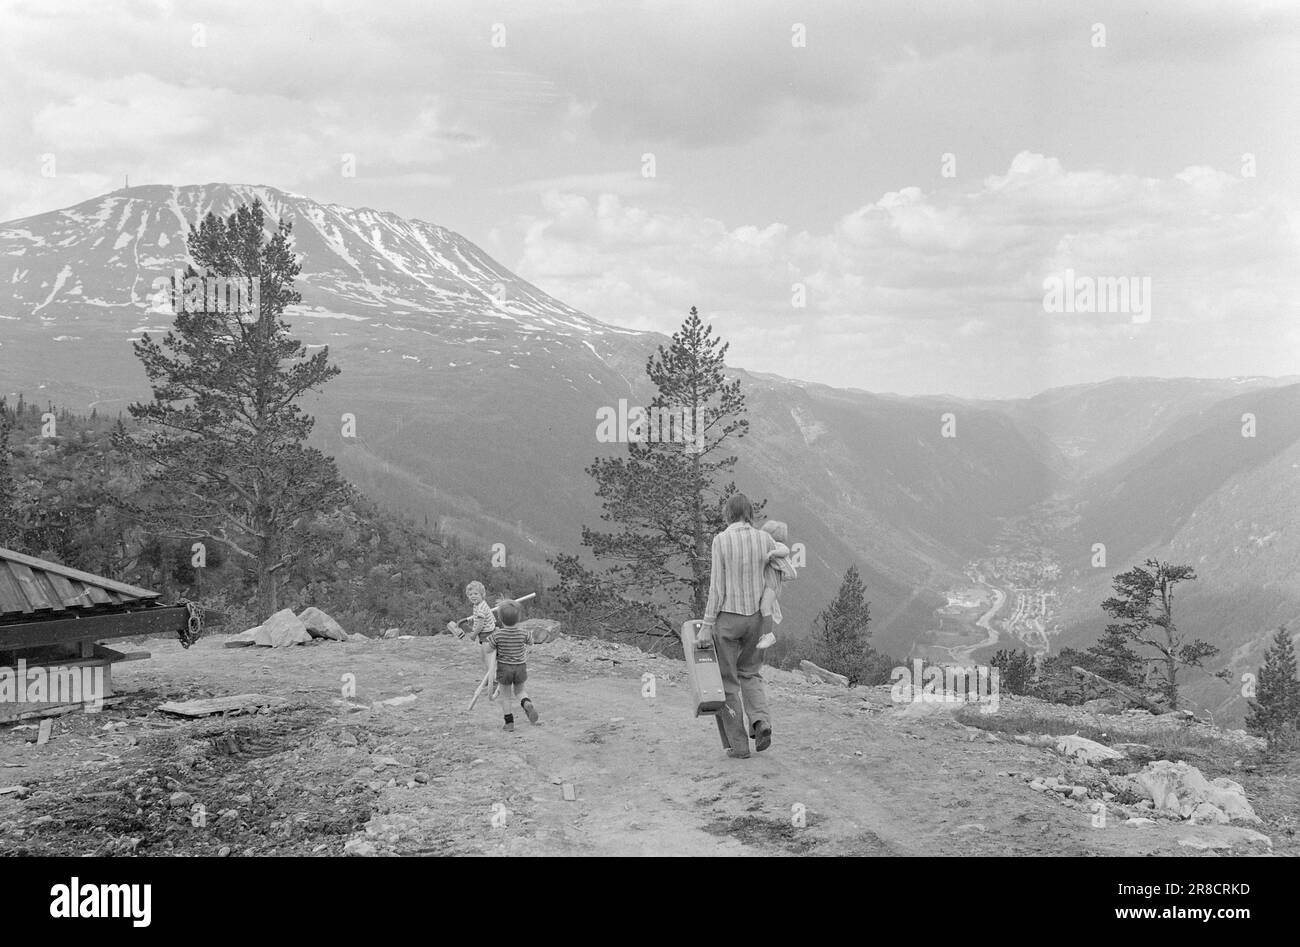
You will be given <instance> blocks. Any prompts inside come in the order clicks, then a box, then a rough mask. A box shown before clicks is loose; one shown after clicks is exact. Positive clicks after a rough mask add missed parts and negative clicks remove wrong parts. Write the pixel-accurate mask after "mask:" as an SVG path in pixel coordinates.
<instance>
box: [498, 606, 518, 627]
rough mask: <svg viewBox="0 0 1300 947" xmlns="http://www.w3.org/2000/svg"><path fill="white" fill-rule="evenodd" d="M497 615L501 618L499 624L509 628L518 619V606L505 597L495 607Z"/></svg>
mask: <svg viewBox="0 0 1300 947" xmlns="http://www.w3.org/2000/svg"><path fill="white" fill-rule="evenodd" d="M497 616H498V617H499V618H500V619H501V624H503V625H505V626H506V627H507V628H509V627H510V626H511V625H513V624H514V623H515V622H517V621H519V606H518V605H516V604H515V603H514V602H512V601H510V600H509V599H507V600H506V601H504V602H502V603H501V605H500V607H498V608H497Z"/></svg>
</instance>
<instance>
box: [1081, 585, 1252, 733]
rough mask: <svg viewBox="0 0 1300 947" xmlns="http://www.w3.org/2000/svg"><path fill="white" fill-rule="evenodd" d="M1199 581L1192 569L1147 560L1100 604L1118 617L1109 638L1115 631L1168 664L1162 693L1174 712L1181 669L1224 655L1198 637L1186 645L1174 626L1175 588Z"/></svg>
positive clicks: (1117, 634)
mask: <svg viewBox="0 0 1300 947" xmlns="http://www.w3.org/2000/svg"><path fill="white" fill-rule="evenodd" d="M1195 578H1196V572H1195V571H1194V570H1193V569H1192V567H1191V566H1176V565H1172V564H1171V563H1168V562H1160V561H1158V560H1155V559H1148V560H1147V561H1146V562H1145V563H1144V564H1143V565H1141V566H1134V567H1133V568H1132V569H1130V570H1129V571H1128V572H1124V573H1121V574H1120V575H1117V576H1115V579H1114V582H1113V583H1112V586H1113V588H1114V589H1115V592H1116V593H1117V594H1116V595H1114V596H1112V597H1111V598H1108V599H1106V601H1104V602H1102V603H1101V607H1102V608H1103V609H1104V610H1105V611H1106V612H1107V613H1108V614H1109V615H1110V616H1111V617H1112V618H1116V619H1118V622H1117V623H1116V624H1113V625H1110V626H1108V627H1107V629H1106V632H1107V635H1108V636H1110V635H1111V633H1112V629H1114V635H1116V636H1118V637H1122V638H1123V639H1124V640H1125V641H1126V642H1131V643H1133V644H1135V645H1140V646H1142V647H1144V648H1148V649H1150V650H1151V651H1154V652H1156V654H1157V655H1159V657H1158V658H1157V660H1158V661H1159V662H1160V663H1161V664H1162V666H1163V667H1162V671H1163V678H1164V679H1163V680H1162V681H1161V682H1160V685H1159V690H1160V691H1161V692H1162V693H1163V694H1164V697H1165V699H1166V700H1167V701H1168V702H1169V707H1170V709H1171V710H1177V709H1178V672H1179V670H1180V669H1182V668H1189V667H1203V666H1204V662H1205V659H1206V658H1210V657H1213V656H1214V655H1216V654H1218V653H1219V649H1218V648H1217V647H1215V646H1214V645H1212V644H1210V643H1209V642H1206V641H1202V640H1201V639H1199V638H1198V639H1196V640H1195V641H1190V642H1189V641H1187V640H1186V637H1185V636H1184V635H1183V634H1182V633H1181V632H1179V631H1178V628H1177V626H1176V625H1175V624H1174V587H1175V586H1176V585H1178V583H1180V582H1185V581H1190V580H1193V579H1195ZM1152 629H1158V630H1157V631H1153V630H1152ZM1227 674H1228V672H1227V671H1219V672H1218V673H1217V674H1215V676H1216V677H1220V678H1226V677H1227Z"/></svg>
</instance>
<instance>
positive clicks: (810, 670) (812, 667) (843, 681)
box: [799, 661, 849, 687]
mask: <svg viewBox="0 0 1300 947" xmlns="http://www.w3.org/2000/svg"><path fill="white" fill-rule="evenodd" d="M799 667H800V668H801V669H802V670H803V672H804V673H805V674H807V675H808V676H809V677H812V678H816V679H817V680H819V681H824V682H826V683H827V684H837V685H838V686H840V687H848V686H849V679H848V678H847V677H845V676H844V675H843V674H836V673H835V672H834V671H828V670H826V669H825V668H824V667H818V666H817V665H816V664H813V663H812V662H811V661H800V662H799Z"/></svg>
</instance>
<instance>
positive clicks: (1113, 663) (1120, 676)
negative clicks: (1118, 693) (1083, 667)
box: [1087, 625, 1143, 687]
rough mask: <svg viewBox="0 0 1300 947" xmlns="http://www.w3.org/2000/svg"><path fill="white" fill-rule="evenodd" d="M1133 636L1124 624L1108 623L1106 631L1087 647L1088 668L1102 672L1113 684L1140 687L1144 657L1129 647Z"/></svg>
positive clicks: (1098, 672)
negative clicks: (1127, 631)
mask: <svg viewBox="0 0 1300 947" xmlns="http://www.w3.org/2000/svg"><path fill="white" fill-rule="evenodd" d="M1131 640H1132V636H1130V635H1129V634H1128V633H1126V632H1125V631H1124V628H1123V626H1122V625H1107V626H1106V632H1105V634H1103V635H1102V636H1101V638H1099V639H1098V640H1097V643H1096V644H1095V645H1092V646H1091V647H1090V648H1088V649H1087V653H1088V655H1089V661H1088V664H1089V665H1090V667H1089V668H1088V670H1090V671H1094V672H1095V673H1097V674H1100V675H1101V676H1102V677H1104V678H1106V680H1108V681H1110V682H1111V683H1112V684H1122V685H1125V686H1129V687H1140V686H1141V685H1142V681H1143V674H1142V658H1141V657H1140V656H1139V655H1138V653H1137V652H1136V651H1134V650H1133V649H1132V648H1130V647H1129V642H1130V641H1131Z"/></svg>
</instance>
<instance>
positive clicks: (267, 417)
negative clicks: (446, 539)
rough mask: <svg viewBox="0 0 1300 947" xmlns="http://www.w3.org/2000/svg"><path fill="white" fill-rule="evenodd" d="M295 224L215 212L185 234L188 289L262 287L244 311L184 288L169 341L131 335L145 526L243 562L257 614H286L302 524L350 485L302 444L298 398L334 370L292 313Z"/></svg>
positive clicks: (130, 440) (303, 421)
mask: <svg viewBox="0 0 1300 947" xmlns="http://www.w3.org/2000/svg"><path fill="white" fill-rule="evenodd" d="M291 232H292V227H291V225H290V224H289V223H288V222H286V221H281V222H280V224H279V226H278V227H277V228H276V229H275V231H274V232H273V233H271V234H269V235H268V233H267V232H266V221H265V217H264V213H263V209H262V205H261V202H260V201H254V202H253V204H252V206H251V207H250V206H248V205H244V206H242V207H240V208H239V209H238V210H236V211H235V212H234V213H232V214H231V215H230V216H229V217H228V218H227V219H225V220H222V219H221V218H219V217H216V216H215V215H213V214H211V213H209V214H208V215H207V217H206V218H205V219H204V220H203V222H202V224H201V225H200V226H199V229H198V230H196V231H192V232H191V233H190V235H189V238H188V241H187V243H188V249H189V255H190V257H191V259H192V260H193V264H194V265H193V266H191V267H189V269H188V270H187V272H186V274H185V275H186V285H187V286H189V285H190V283H191V280H193V279H194V278H196V277H197V278H199V279H200V280H202V281H207V280H210V279H211V278H218V279H226V280H240V279H242V280H245V281H252V282H248V283H246V284H245V285H247V286H248V287H250V290H251V289H252V288H253V287H255V288H256V291H255V292H253V291H250V292H248V293H247V294H246V295H245V297H244V298H243V299H242V300H240V301H241V302H244V301H248V302H250V305H248V306H247V307H240V306H232V305H230V304H229V300H230V299H231V298H237V297H234V295H233V294H231V295H228V296H227V297H226V300H225V301H224V302H223V300H222V299H221V298H220V297H219V296H218V295H217V294H215V293H212V292H203V291H199V292H196V293H188V292H187V293H186V294H185V295H184V298H183V299H178V300H176V301H177V302H179V303H181V305H178V306H176V310H177V311H176V319H175V324H174V326H173V328H172V329H171V331H169V332H168V333H167V334H166V335H164V336H163V338H162V340H161V341H158V340H156V339H154V338H153V337H152V336H150V335H148V334H146V335H145V336H144V337H143V338H142V339H141V340H140V341H138V342H136V343H134V349H135V353H136V356H137V357H138V358H139V359H140V361H141V363H142V364H143V366H144V370H145V374H146V375H147V376H148V378H149V383H150V385H151V387H152V388H153V400H152V401H150V402H147V403H143V404H133V405H131V406H130V408H129V410H130V412H131V416H132V417H133V418H135V419H136V420H137V421H138V422H140V425H139V428H138V429H137V430H135V431H132V432H130V433H123V434H122V435H120V436H119V439H120V440H121V441H122V443H123V444H124V446H126V447H128V448H130V449H131V450H132V451H133V452H134V454H135V455H136V456H137V457H138V458H139V459H140V460H141V461H142V467H143V474H144V481H145V482H144V490H143V493H144V495H145V496H147V497H148V498H149V502H147V503H144V504H141V505H140V506H139V507H138V508H137V512H138V513H139V514H140V515H141V516H142V518H143V519H144V521H145V523H146V524H147V525H148V526H149V527H150V528H151V529H152V530H154V531H156V532H157V533H158V534H159V535H165V536H169V537H176V538H186V539H199V540H213V541H215V542H218V543H221V544H222V545H224V546H225V547H227V548H228V549H229V550H231V551H232V552H234V553H235V554H237V555H239V556H242V557H244V558H245V559H246V560H247V561H248V563H249V565H250V568H251V571H252V572H253V574H254V575H255V576H256V583H257V606H258V611H259V612H260V613H261V618H262V619H263V620H265V618H267V617H268V616H269V615H270V614H271V613H273V612H274V611H276V610H277V609H278V608H279V587H280V582H279V579H278V577H277V573H279V572H280V570H282V569H283V568H284V567H285V566H286V565H288V564H289V563H290V562H291V561H292V557H293V555H294V553H295V543H294V539H293V536H294V532H293V528H294V526H296V525H297V524H298V523H299V522H300V521H301V520H302V519H303V518H306V517H310V516H312V515H313V514H315V513H317V512H323V511H328V510H330V509H333V508H335V507H336V506H337V505H338V504H339V503H340V502H342V501H343V500H344V499H345V497H346V496H347V494H348V491H349V488H348V486H347V484H346V483H345V482H343V481H342V480H340V478H339V476H338V471H337V469H336V468H335V465H334V461H333V459H331V458H328V457H326V456H324V455H322V454H321V453H320V451H318V450H315V449H314V448H309V447H307V446H306V439H307V436H308V435H309V434H310V433H311V429H312V426H313V424H314V421H313V419H312V418H311V417H310V416H309V415H307V414H306V413H304V411H303V410H302V408H301V407H300V404H299V402H300V401H301V399H302V398H303V396H304V395H306V394H307V393H308V392H310V391H313V390H316V389H318V388H320V387H321V386H322V385H324V384H325V383H326V382H328V381H329V380H330V379H331V378H333V377H334V376H335V375H337V374H338V372H339V369H338V368H337V367H335V366H333V365H331V364H330V362H329V350H328V349H327V348H322V349H321V350H320V351H318V352H316V353H315V354H313V355H311V356H308V355H307V353H306V350H305V349H304V348H303V346H302V344H301V343H300V342H299V341H298V340H297V339H294V338H292V337H291V336H290V334H289V325H288V324H287V323H286V322H285V321H284V312H285V309H286V307H288V306H291V305H293V304H295V303H298V302H299V301H301V298H302V297H301V296H300V295H299V294H298V292H297V291H295V290H294V288H293V283H294V279H295V278H296V277H297V275H298V273H299V271H300V269H301V266H300V264H299V263H298V261H297V259H296V257H295V256H294V253H293V248H292V246H291V243H290V235H291ZM197 285H199V286H203V285H205V283H203V282H201V283H199V284H197ZM207 285H211V284H210V283H207ZM234 285H238V284H234Z"/></svg>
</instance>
